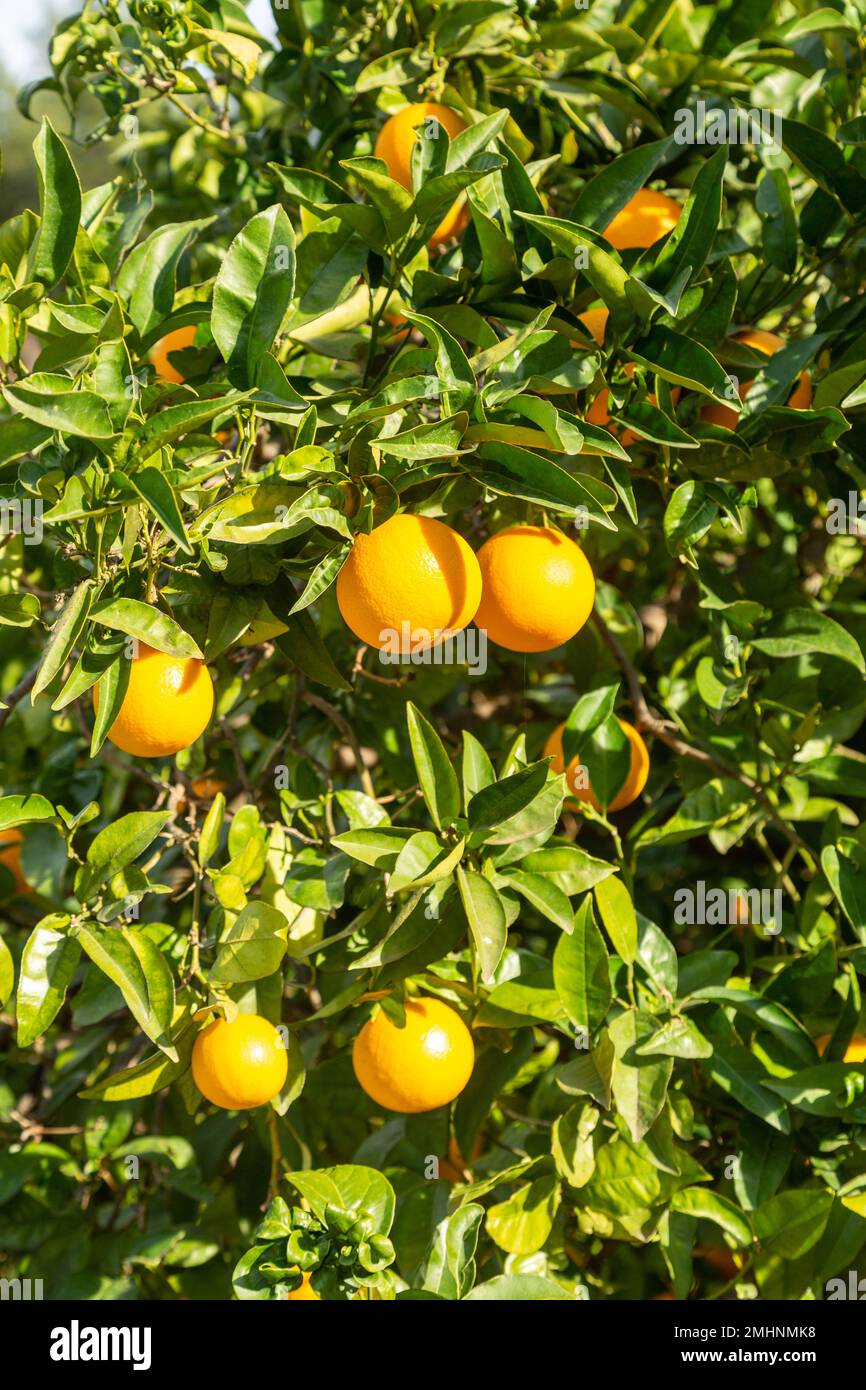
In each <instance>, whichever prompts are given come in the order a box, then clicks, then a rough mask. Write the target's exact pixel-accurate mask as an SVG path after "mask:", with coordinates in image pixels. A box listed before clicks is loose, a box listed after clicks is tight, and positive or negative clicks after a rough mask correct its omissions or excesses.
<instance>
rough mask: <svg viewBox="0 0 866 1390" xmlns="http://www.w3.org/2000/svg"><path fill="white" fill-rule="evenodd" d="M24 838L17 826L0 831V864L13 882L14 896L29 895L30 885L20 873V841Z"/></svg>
mask: <svg viewBox="0 0 866 1390" xmlns="http://www.w3.org/2000/svg"><path fill="white" fill-rule="evenodd" d="M23 838H24V836H23V835H22V834H21V831H20V830H19V829H18V827H17V826H14V825H10V826H9V827H8V829H6V830H0V864H5V866H6V868H7V869H8V870H9V872H10V874H11V875H12V877H13V878H14V880H15V889H14V892H15V894H16V895H21V894H23V893H29V892H30V891H31V889H30V885H29V883H28V882H27V880H26V878H25V877H24V875H23V873H22V872H21V841H22V840H23Z"/></svg>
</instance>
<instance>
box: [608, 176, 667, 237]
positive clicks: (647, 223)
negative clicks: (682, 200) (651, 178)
mask: <svg viewBox="0 0 866 1390" xmlns="http://www.w3.org/2000/svg"><path fill="white" fill-rule="evenodd" d="M681 213H682V208H681V207H680V205H679V203H675V202H674V200H673V198H669V197H668V195H667V194H666V193H656V192H655V191H654V189H652V188H639V189H638V191H637V193H635V195H634V197H633V198H630V199H629V201H628V202H627V203H626V205H625V207H624V208H621V209H620V211H619V212H618V213H617V215H616V217H615V218H614V219H613V221H612V222H610V223H609V224H608V226H607V227H605V229H604V232H603V233H602V235H603V236H604V237H605V239H606V240H607V241H609V242H610V244H611V246H613V247H615V248H616V250H617V251H630V250H631V248H632V247H634V246H639V247H641V249H643V248H645V247H647V246H652V245H653V243H654V242H656V241H658V240H659V238H660V237H663V236H667V234H668V232H672V231H673V229H674V227H675V226H676V225H677V223H678V222H679V220H680V214H681Z"/></svg>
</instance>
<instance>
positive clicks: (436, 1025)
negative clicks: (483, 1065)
mask: <svg viewBox="0 0 866 1390" xmlns="http://www.w3.org/2000/svg"><path fill="white" fill-rule="evenodd" d="M474 1065H475V1047H474V1044H473V1042H472V1034H471V1033H470V1032H469V1029H468V1028H467V1027H466V1024H465V1023H464V1022H463V1020H462V1018H461V1017H460V1015H459V1014H458V1013H456V1012H455V1010H454V1009H452V1008H450V1007H449V1006H448V1005H447V1004H443V1003H442V1001H441V1000H440V999H427V998H425V999H407V1001H406V1026H405V1027H404V1028H398V1027H397V1025H396V1024H394V1023H392V1022H391V1020H390V1019H389V1017H388V1015H387V1014H386V1013H385V1012H384V1010H383V1009H379V1011H378V1013H377V1014H376V1015H375V1016H374V1017H373V1018H371V1019H370V1020H369V1022H368V1023H365V1024H364V1027H363V1028H362V1029H361V1031H360V1033H359V1034H358V1036H357V1037H356V1039H355V1046H354V1048H353V1050H352V1066H353V1067H354V1068H355V1075H356V1077H357V1078H358V1081H359V1083H360V1085H361V1087H362V1089H363V1090H364V1091H366V1093H367V1095H368V1096H369V1097H370V1098H371V1100H374V1101H375V1102H376V1104H377V1105H382V1106H384V1107H385V1109H386V1110H397V1111H399V1113H400V1114H402V1115H417V1114H420V1113H421V1112H422V1111H425V1110H437V1109H438V1108H439V1106H440V1105H449V1104H450V1102H451V1101H452V1100H453V1099H454V1097H455V1096H459V1094H460V1092H461V1091H462V1090H463V1087H464V1086H465V1085H466V1083H467V1081H468V1080H469V1078H470V1076H471V1075H472V1068H473V1066H474Z"/></svg>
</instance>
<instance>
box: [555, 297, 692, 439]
mask: <svg viewBox="0 0 866 1390" xmlns="http://www.w3.org/2000/svg"><path fill="white" fill-rule="evenodd" d="M609 314H610V310H609V309H608V308H607V306H606V305H602V306H601V307H600V308H596V309H585V310H584V312H583V313H582V314H578V316H577V317H578V318H579V319H580V321H581V323H582V324H583V325H584V327H585V328H586V330H587V332H588V333H589V334H590V335H591V336H592V337H593V338H594V339H595V341H596V342H597V343H598V345H599V347H601V345H602V343H603V342H604V334H605V329H606V327H607V320H608V317H609ZM625 374H626V376H627V377H633V376H634V363H633V362H627V363H626V367H625ZM608 395H609V392H608V389H607V387H606V386H605V387H604V388H603V389H602V390H601V391H599V393H598V395H597V396H596V398H595V400H594V401H593V402H592V404H591V405H590V406H589V409H588V410H587V411H586V412H585V414H584V418H585V419H586V420H587V421H588V422H589V424H591V425H601V426H602V428H605V427H606V426H607V425H608V424H609V422H610V412H609V411H608V408H607V401H608ZM681 395H682V392H681V390H680V388H679V386H674V387H673V389H672V390H671V400H672V401H673V403H674V405H676V403H677V401H678V400H679V398H680V396H681ZM647 400H648V401H649V402H650V405H658V401H657V400H656V397H655V396H654V395H653V394H652V392H650V393H649V395H648V396H647ZM614 433H617V431H616V430H615V431H614ZM639 438H640V436H639V435H637V434H635V433H634V431H633V430H623V432H622V439H621V443H622V444H623V445H624V446H625V448H626V449H628V448H630V447H631V445H632V444H636V443H637V442H638V439H639Z"/></svg>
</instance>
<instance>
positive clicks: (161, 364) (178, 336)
mask: <svg viewBox="0 0 866 1390" xmlns="http://www.w3.org/2000/svg"><path fill="white" fill-rule="evenodd" d="M194 341H195V325H194V324H192V323H190V324H187V325H186V327H185V328H174V329H172V331H171V333H166V335H165V337H164V338H160V340H159V342H158V343H155V344H154V346H153V347H152V348H151V350H150V360H151V362H152V363H153V365H154V367H155V368H156V374H157V376H158V377H161V378H162V380H163V381H178V382H179V381H183V379H184V378H183V373H182V372H179V371H178V369H177V367H176V366H175V365H174V363H173V362H171V361H169V356H168V355H169V353H170V352H181V351H182V350H183V348H188V347H192V345H193V343H194Z"/></svg>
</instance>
